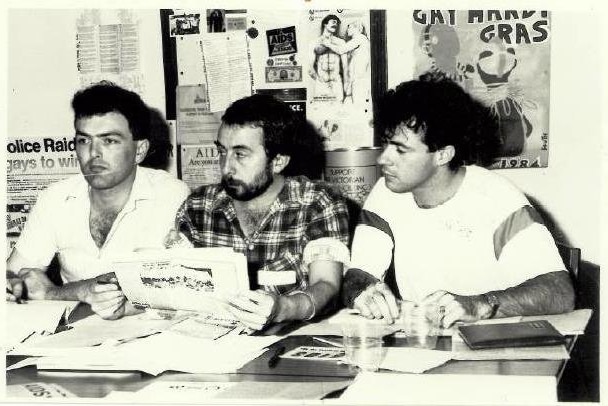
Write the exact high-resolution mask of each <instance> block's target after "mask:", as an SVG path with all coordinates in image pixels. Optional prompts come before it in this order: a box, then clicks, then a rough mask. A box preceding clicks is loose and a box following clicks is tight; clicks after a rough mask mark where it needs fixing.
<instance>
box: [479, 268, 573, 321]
mask: <svg viewBox="0 0 608 406" xmlns="http://www.w3.org/2000/svg"><path fill="white" fill-rule="evenodd" d="M488 293H492V294H494V295H495V296H496V298H497V299H498V301H499V302H500V306H499V307H498V312H497V314H496V316H497V317H509V316H531V315H538V314H558V313H565V312H569V311H572V310H573V309H574V299H575V298H574V288H573V286H572V280H571V279H570V275H569V274H568V273H567V272H551V273H547V274H543V275H539V276H537V277H535V278H532V279H529V280H527V281H525V282H523V283H522V284H520V285H518V286H515V287H512V288H508V289H505V290H503V291H493V292H488Z"/></svg>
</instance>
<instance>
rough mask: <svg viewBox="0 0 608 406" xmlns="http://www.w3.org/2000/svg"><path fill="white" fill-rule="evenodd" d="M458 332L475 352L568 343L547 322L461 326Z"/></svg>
mask: <svg viewBox="0 0 608 406" xmlns="http://www.w3.org/2000/svg"><path fill="white" fill-rule="evenodd" d="M458 331H459V333H460V336H461V337H462V338H463V340H464V341H465V343H467V345H468V346H469V347H470V348H472V349H474V350H477V349H482V348H501V347H532V346H539V345H556V344H563V343H565V341H566V338H565V337H564V336H563V335H562V334H561V333H560V332H559V331H557V330H556V329H555V327H553V325H551V323H549V322H548V321H547V320H535V321H522V322H519V323H501V324H478V325H470V326H460V327H458Z"/></svg>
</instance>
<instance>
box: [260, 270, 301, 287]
mask: <svg viewBox="0 0 608 406" xmlns="http://www.w3.org/2000/svg"><path fill="white" fill-rule="evenodd" d="M294 283H296V271H278V272H272V271H258V284H260V285H264V286H271V285H272V286H276V285H293V284H294Z"/></svg>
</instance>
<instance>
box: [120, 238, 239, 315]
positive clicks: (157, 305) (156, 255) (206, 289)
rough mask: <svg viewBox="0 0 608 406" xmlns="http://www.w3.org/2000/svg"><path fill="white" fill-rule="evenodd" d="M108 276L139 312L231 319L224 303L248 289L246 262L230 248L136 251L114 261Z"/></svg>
mask: <svg viewBox="0 0 608 406" xmlns="http://www.w3.org/2000/svg"><path fill="white" fill-rule="evenodd" d="M112 271H114V273H115V274H116V278H117V279H118V284H119V285H120V287H121V289H122V291H123V292H124V294H125V296H126V297H127V299H128V300H129V301H130V302H131V303H132V304H133V305H134V306H136V307H138V308H143V309H148V308H151V309H166V310H189V311H195V312H199V313H207V314H213V315H214V316H215V317H217V318H225V319H233V317H232V316H231V314H230V312H229V311H228V310H227V306H228V304H227V303H226V301H225V300H224V298H225V297H227V296H230V295H235V294H237V293H238V292H242V291H247V290H249V277H248V274H247V259H246V257H245V255H243V254H239V253H236V252H234V251H233V250H232V249H231V248H174V249H168V250H145V251H138V252H134V253H132V254H130V255H128V256H125V257H120V258H116V259H114V261H113V264H112Z"/></svg>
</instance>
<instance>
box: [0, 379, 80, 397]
mask: <svg viewBox="0 0 608 406" xmlns="http://www.w3.org/2000/svg"><path fill="white" fill-rule="evenodd" d="M6 397H7V398H33V399H49V398H74V397H76V396H75V395H74V394H73V393H71V392H70V391H68V390H66V389H64V388H63V387H61V386H59V385H57V384H55V383H46V382H30V383H25V384H21V385H7V386H6Z"/></svg>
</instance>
